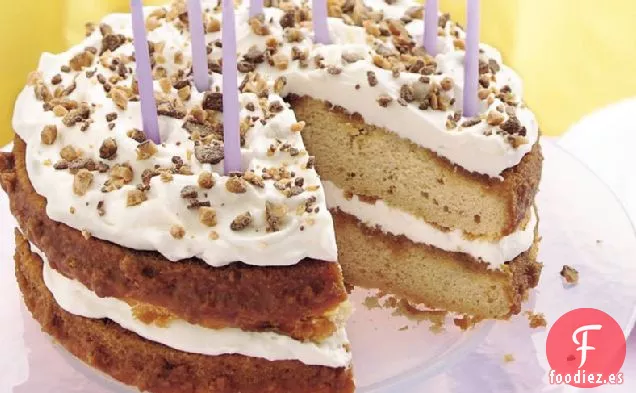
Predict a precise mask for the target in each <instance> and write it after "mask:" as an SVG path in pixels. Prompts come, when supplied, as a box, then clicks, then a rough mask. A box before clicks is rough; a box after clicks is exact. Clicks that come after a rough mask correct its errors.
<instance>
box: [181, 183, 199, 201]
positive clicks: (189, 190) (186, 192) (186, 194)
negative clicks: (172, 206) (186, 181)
mask: <svg viewBox="0 0 636 393" xmlns="http://www.w3.org/2000/svg"><path fill="white" fill-rule="evenodd" d="M180 195H181V198H183V199H190V198H198V197H199V192H198V191H197V188H196V187H195V186H185V187H183V188H182V189H181V193H180Z"/></svg>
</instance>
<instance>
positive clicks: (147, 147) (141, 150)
mask: <svg viewBox="0 0 636 393" xmlns="http://www.w3.org/2000/svg"><path fill="white" fill-rule="evenodd" d="M157 151H158V149H157V145H155V143H154V142H153V141H151V140H150V139H146V140H145V141H143V142H141V143H140V144H138V145H137V159H138V160H140V161H141V160H147V159H149V158H150V157H152V156H154V155H155V154H156V153H157Z"/></svg>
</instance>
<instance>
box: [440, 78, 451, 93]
mask: <svg viewBox="0 0 636 393" xmlns="http://www.w3.org/2000/svg"><path fill="white" fill-rule="evenodd" d="M453 85H454V83H453V80H452V79H451V78H448V77H446V78H444V79H442V81H441V82H440V86H441V88H442V90H444V91H450V90H451V89H452V88H453Z"/></svg>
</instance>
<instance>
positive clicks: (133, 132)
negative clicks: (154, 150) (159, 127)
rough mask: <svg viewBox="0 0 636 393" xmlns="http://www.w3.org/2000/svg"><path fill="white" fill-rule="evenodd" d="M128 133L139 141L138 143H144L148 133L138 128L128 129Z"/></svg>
mask: <svg viewBox="0 0 636 393" xmlns="http://www.w3.org/2000/svg"><path fill="white" fill-rule="evenodd" d="M127 135H128V137H129V138H131V139H133V140H135V141H137V142H138V143H143V142H144V141H146V139H147V137H146V133H145V132H143V131H141V130H138V129H136V128H133V129H132V130H130V131H128V133H127Z"/></svg>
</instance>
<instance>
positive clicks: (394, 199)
mask: <svg viewBox="0 0 636 393" xmlns="http://www.w3.org/2000/svg"><path fill="white" fill-rule="evenodd" d="M289 100H290V102H291V105H292V108H293V109H294V112H295V113H296V116H297V118H298V119H299V120H303V121H305V122H306V126H305V128H304V130H303V139H304V141H305V145H306V147H307V150H308V151H309V153H310V154H312V155H314V156H316V168H317V169H318V173H320V176H321V178H322V179H323V180H330V181H332V182H334V183H335V184H336V185H337V186H338V187H339V188H341V189H343V190H347V191H351V192H353V193H354V194H357V195H363V196H367V197H373V198H376V199H382V200H384V201H385V202H386V203H387V204H389V205H391V206H393V207H397V208H399V209H401V210H404V211H406V212H409V213H411V214H413V215H416V216H418V217H421V218H422V219H424V220H425V221H427V222H428V223H431V224H434V225H438V226H441V227H443V228H457V229H461V230H463V231H465V232H467V233H470V234H473V235H480V236H487V237H488V238H492V239H495V238H500V237H502V236H504V235H507V234H510V233H511V232H513V231H514V230H515V229H516V228H517V227H518V225H519V224H520V222H521V221H522V220H523V219H524V218H525V217H526V216H527V212H528V210H529V209H530V207H531V206H532V204H533V201H534V197H535V194H536V192H537V187H538V184H539V179H540V177H541V162H542V159H543V158H542V156H541V148H540V146H539V145H538V144H536V145H535V146H534V147H533V149H532V151H531V152H530V153H529V154H527V155H526V156H525V157H524V158H523V159H522V160H521V162H520V163H519V164H518V165H516V166H515V167H513V168H510V169H508V170H506V171H505V172H504V173H503V174H502V176H503V178H504V180H503V181H500V180H497V179H490V178H488V177H487V176H482V175H476V174H473V173H470V172H468V171H466V170H464V169H462V168H460V167H458V166H456V165H453V164H451V163H449V162H448V161H447V160H445V159H443V158H440V157H439V156H437V155H436V154H435V153H433V152H432V151H430V150H428V149H425V148H422V147H420V146H418V145H416V144H414V143H412V142H410V141H409V140H407V139H403V138H400V137H399V136H398V135H397V134H395V133H393V132H390V131H387V130H386V129H383V128H380V127H375V126H372V125H369V124H366V123H365V122H364V120H363V119H362V117H361V116H359V115H357V114H354V115H350V114H348V113H346V112H345V111H344V109H342V108H338V107H332V106H330V105H329V104H328V103H325V102H323V101H319V100H315V99H312V98H309V97H302V98H301V97H294V96H291V97H289Z"/></svg>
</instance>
